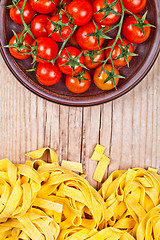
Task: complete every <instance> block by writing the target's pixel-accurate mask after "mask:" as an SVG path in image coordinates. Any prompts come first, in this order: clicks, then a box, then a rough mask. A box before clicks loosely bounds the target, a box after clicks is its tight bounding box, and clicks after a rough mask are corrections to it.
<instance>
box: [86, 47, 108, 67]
mask: <svg viewBox="0 0 160 240" xmlns="http://www.w3.org/2000/svg"><path fill="white" fill-rule="evenodd" d="M83 56H84V61H85V65H86V67H87V68H90V69H92V68H96V67H98V66H99V65H101V64H102V63H101V62H99V61H103V60H104V50H101V51H97V52H95V51H87V50H84V51H83ZM91 58H92V62H91Z"/></svg>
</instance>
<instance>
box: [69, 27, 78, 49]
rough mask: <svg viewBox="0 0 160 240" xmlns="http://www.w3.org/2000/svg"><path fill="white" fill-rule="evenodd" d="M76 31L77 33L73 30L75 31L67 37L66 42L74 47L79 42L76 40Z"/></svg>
mask: <svg viewBox="0 0 160 240" xmlns="http://www.w3.org/2000/svg"><path fill="white" fill-rule="evenodd" d="M76 33H77V31H75V32H74V33H73V34H72V36H71V37H70V38H69V40H68V42H69V43H70V44H71V45H73V46H75V47H78V46H79V44H78V42H77V38H76Z"/></svg>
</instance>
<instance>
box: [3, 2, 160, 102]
mask: <svg viewBox="0 0 160 240" xmlns="http://www.w3.org/2000/svg"><path fill="white" fill-rule="evenodd" d="M7 4H9V1H6V0H1V6H0V44H1V46H4V45H6V44H8V42H9V40H10V38H11V37H12V35H13V33H12V29H13V30H14V31H15V32H20V31H21V26H20V25H18V24H15V23H14V22H13V21H12V20H11V19H10V17H9V10H8V9H7V8H5V7H3V6H5V5H7ZM147 9H148V10H149V11H148V14H147V19H148V20H149V22H150V23H151V24H153V25H154V26H156V28H152V31H151V35H150V37H149V39H148V40H147V41H146V42H144V43H142V44H138V45H137V46H134V47H135V52H136V53H138V57H134V58H133V59H132V61H131V63H130V67H129V68H128V67H123V68H121V69H120V73H121V74H122V75H123V76H125V79H121V80H120V81H119V84H118V90H111V91H102V90H100V89H98V88H97V87H96V86H95V85H94V83H93V82H92V84H91V87H90V88H89V90H88V91H87V92H85V93H83V94H79V95H78V94H74V93H71V92H70V91H68V90H67V88H66V86H65V83H64V79H63V78H62V79H61V80H60V81H59V82H58V83H57V84H56V85H54V86H51V87H46V86H42V85H41V84H40V83H39V82H38V81H37V80H36V77H35V73H33V72H27V71H26V69H30V68H31V65H30V64H31V61H32V59H31V58H29V59H27V60H25V61H24V60H23V61H22V60H16V59H14V58H13V57H12V56H11V55H10V54H9V51H8V49H6V48H3V47H1V54H2V56H3V58H4V60H5V62H6V64H7V66H8V68H9V69H10V70H11V72H12V73H13V74H14V76H15V77H16V78H17V79H18V80H19V81H20V82H21V83H22V84H23V85H24V86H25V87H27V88H28V89H29V90H31V91H32V92H34V93H35V94H37V95H39V96H41V97H43V98H45V99H47V100H50V101H53V102H56V103H61V104H65V105H71V106H89V105H96V104H100V103H104V102H108V101H111V100H113V99H115V98H117V97H120V96H122V95H123V94H124V93H126V92H128V91H129V90H131V89H132V88H133V87H134V86H136V85H137V84H138V83H139V82H140V81H141V80H142V79H143V78H144V76H145V75H146V74H147V73H148V71H149V70H150V68H151V67H152V65H153V63H154V61H155V59H156V57H157V56H158V53H159V50H160V1H159V0H148V1H147V5H146V8H145V9H144V10H143V12H142V14H143V13H144V12H145V11H146V10H147Z"/></svg>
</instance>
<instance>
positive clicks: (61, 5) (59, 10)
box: [51, 0, 71, 16]
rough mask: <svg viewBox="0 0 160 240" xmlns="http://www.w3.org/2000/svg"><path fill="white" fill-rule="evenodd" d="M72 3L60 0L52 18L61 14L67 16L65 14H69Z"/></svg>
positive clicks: (68, 0)
mask: <svg viewBox="0 0 160 240" xmlns="http://www.w3.org/2000/svg"><path fill="white" fill-rule="evenodd" d="M70 2H71V0H61V1H60V0H58V2H57V6H56V8H55V9H54V11H53V12H52V13H51V14H52V16H54V15H57V14H59V13H61V14H63V15H65V16H66V13H65V12H68V11H67V9H68V5H69V4H70ZM63 10H64V11H63Z"/></svg>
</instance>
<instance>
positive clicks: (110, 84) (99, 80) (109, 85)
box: [93, 64, 119, 91]
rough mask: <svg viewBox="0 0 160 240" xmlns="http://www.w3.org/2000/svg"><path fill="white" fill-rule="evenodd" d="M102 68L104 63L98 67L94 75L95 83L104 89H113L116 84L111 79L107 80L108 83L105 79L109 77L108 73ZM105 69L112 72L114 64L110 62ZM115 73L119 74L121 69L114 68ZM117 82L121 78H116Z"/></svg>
mask: <svg viewBox="0 0 160 240" xmlns="http://www.w3.org/2000/svg"><path fill="white" fill-rule="evenodd" d="M101 69H102V65H101V66H99V67H98V68H96V70H95V72H94V75H93V81H94V83H95V85H96V86H97V87H98V88H100V89H102V90H107V91H108V90H111V89H113V88H114V84H113V82H112V81H111V80H109V81H107V82H106V83H104V82H105V80H106V79H107V77H108V75H107V73H105V72H104V71H102V72H101ZM104 69H106V70H107V71H108V72H112V65H110V64H106V65H105V66H104ZM114 71H115V74H116V75H119V71H118V69H117V68H114ZM100 72H101V74H100ZM114 81H115V84H116V85H117V84H118V81H119V78H114Z"/></svg>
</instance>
